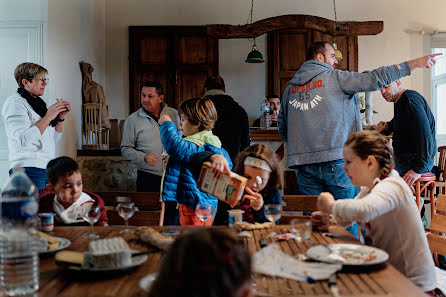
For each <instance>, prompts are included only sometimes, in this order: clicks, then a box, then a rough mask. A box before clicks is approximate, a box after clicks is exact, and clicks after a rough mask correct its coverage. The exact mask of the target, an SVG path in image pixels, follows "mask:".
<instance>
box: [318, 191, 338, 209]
mask: <svg viewBox="0 0 446 297" xmlns="http://www.w3.org/2000/svg"><path fill="white" fill-rule="evenodd" d="M334 204H335V199H334V197H333V195H332V194H330V193H328V192H322V193H320V194H319V197H318V198H317V208H318V209H319V210H320V211H322V212H324V213H327V214H330V213H332V209H333V205H334Z"/></svg>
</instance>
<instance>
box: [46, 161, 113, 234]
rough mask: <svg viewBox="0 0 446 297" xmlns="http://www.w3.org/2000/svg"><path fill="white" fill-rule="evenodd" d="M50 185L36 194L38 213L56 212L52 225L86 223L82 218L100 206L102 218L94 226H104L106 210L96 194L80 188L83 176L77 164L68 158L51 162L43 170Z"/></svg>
mask: <svg viewBox="0 0 446 297" xmlns="http://www.w3.org/2000/svg"><path fill="white" fill-rule="evenodd" d="M46 176H47V179H48V182H49V184H47V185H46V189H42V190H40V191H39V212H55V213H56V220H55V223H56V224H57V223H59V224H78V223H82V224H86V225H88V223H84V220H83V219H82V215H83V214H84V213H85V212H86V211H88V210H89V209H90V208H91V207H92V206H93V205H94V206H96V205H97V206H99V208H100V209H101V216H100V218H99V220H98V222H97V223H96V224H97V225H98V226H107V222H108V218H107V210H106V209H105V206H104V201H103V200H102V199H101V198H100V197H99V196H97V195H95V194H93V193H89V192H87V191H85V190H83V189H82V174H81V172H80V171H79V165H78V164H77V162H76V161H75V160H73V159H71V158H70V157H59V158H56V159H53V160H51V161H50V162H49V163H48V165H47V167H46Z"/></svg>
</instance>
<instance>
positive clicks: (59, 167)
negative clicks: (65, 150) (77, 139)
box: [46, 156, 79, 185]
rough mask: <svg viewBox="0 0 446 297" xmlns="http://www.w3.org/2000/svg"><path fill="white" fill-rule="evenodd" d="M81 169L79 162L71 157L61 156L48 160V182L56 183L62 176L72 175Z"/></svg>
mask: <svg viewBox="0 0 446 297" xmlns="http://www.w3.org/2000/svg"><path fill="white" fill-rule="evenodd" d="M77 171H79V164H77V162H76V161H75V160H73V159H71V158H70V157H66V156H63V157H59V158H56V159H53V160H51V161H49V162H48V165H47V166H46V178H47V180H48V183H50V184H52V185H55V184H56V183H57V180H58V179H59V177H60V176H70V175H72V174H73V173H75V172H77Z"/></svg>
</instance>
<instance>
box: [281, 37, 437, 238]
mask: <svg viewBox="0 0 446 297" xmlns="http://www.w3.org/2000/svg"><path fill="white" fill-rule="evenodd" d="M435 56H436V55H435V54H434V55H428V56H424V57H421V58H418V59H415V60H411V61H408V62H404V63H400V64H396V65H391V66H383V67H380V68H378V69H375V70H372V71H366V72H362V73H356V72H349V71H342V70H335V69H334V68H333V67H334V66H335V65H336V64H337V61H336V59H335V54H334V49H333V47H332V46H331V45H330V44H328V43H326V42H315V43H314V44H312V45H311V46H310V47H309V49H308V51H307V61H306V62H305V63H304V64H303V65H302V66H301V68H300V69H299V70H298V71H297V72H296V74H295V75H294V77H293V79H292V80H291V82H290V84H289V85H288V86H287V87H286V89H285V91H284V94H283V96H282V103H281V109H280V113H279V133H280V135H281V136H282V137H283V139H285V141H286V143H287V150H288V167H290V168H293V169H295V170H296V175H297V184H298V191H299V194H303V195H319V194H320V193H321V192H330V193H332V194H333V196H334V197H335V199H344V198H354V197H355V196H356V194H357V191H358V190H357V188H356V187H354V186H353V185H352V184H351V182H350V179H349V178H348V176H347V175H346V174H345V172H343V168H344V160H343V158H342V147H343V144H344V142H345V140H346V139H347V137H348V136H349V135H350V134H351V133H353V132H356V131H358V130H361V129H362V127H361V117H360V113H359V108H358V102H357V100H356V97H355V93H357V92H367V91H376V90H379V89H380V88H382V87H384V86H386V85H388V84H390V83H391V82H393V81H395V80H398V79H400V78H401V77H404V76H407V75H410V73H411V70H413V69H415V68H421V67H426V68H430V67H432V66H433V65H434V64H435ZM349 231H350V232H351V233H353V234H355V235H356V234H357V230H356V227H355V226H352V227H351V228H350V229H349Z"/></svg>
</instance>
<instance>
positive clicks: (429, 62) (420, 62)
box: [407, 53, 443, 70]
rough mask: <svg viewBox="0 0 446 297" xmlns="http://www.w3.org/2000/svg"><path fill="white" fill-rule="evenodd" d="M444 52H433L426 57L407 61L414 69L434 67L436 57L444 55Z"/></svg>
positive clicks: (411, 68)
mask: <svg viewBox="0 0 446 297" xmlns="http://www.w3.org/2000/svg"><path fill="white" fill-rule="evenodd" d="M442 54H443V53H437V54H431V55H427V56H424V57H420V58H418V59H414V60H410V61H407V64H409V68H410V70H414V69H415V68H424V67H425V68H432V67H433V66H434V65H435V63H436V62H437V59H436V57H437V56H440V55H442Z"/></svg>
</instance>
